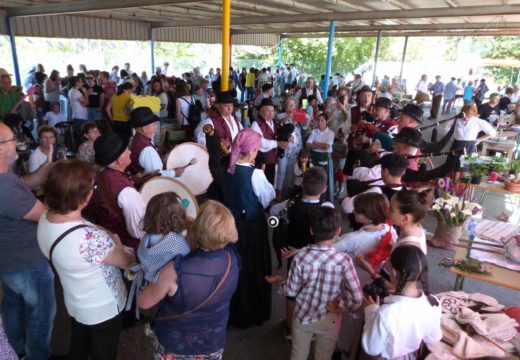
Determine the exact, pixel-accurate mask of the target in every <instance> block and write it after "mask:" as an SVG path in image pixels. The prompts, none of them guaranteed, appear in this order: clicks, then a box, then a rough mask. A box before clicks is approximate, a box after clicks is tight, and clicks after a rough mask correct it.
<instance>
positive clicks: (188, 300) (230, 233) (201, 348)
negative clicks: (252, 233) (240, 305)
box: [137, 200, 239, 360]
mask: <svg viewBox="0 0 520 360" xmlns="http://www.w3.org/2000/svg"><path fill="white" fill-rule="evenodd" d="M189 237H191V238H192V239H193V242H194V243H195V244H196V247H197V249H196V250H195V251H193V252H192V253H191V254H189V255H188V256H186V257H184V258H183V257H179V258H176V259H175V261H174V262H173V263H171V262H170V263H169V264H167V265H166V266H164V267H163V268H162V269H161V272H160V276H159V281H158V282H157V284H154V283H149V284H148V286H147V287H146V288H145V289H144V290H141V291H139V293H138V294H137V302H138V305H139V307H140V308H142V309H149V308H151V307H152V306H155V305H156V304H158V303H160V305H159V309H158V312H157V317H156V318H155V320H154V322H153V325H152V326H153V332H154V334H155V344H154V349H155V354H154V359H183V360H196V359H204V360H219V359H222V354H223V352H224V345H225V343H226V331H227V323H228V318H229V302H230V300H231V296H232V295H233V293H234V292H235V289H236V287H237V281H238V272H239V259H238V256H237V254H236V252H235V249H234V247H233V246H231V245H230V244H231V243H234V242H236V241H237V237H238V235H237V229H236V227H235V220H234V219H233V215H231V212H230V211H229V210H228V209H227V208H226V207H225V206H224V205H222V204H221V203H219V202H216V201H213V200H208V201H206V202H205V203H204V205H202V207H201V208H200V213H199V215H198V216H197V218H196V219H195V222H194V223H193V227H192V229H191V230H190V232H189Z"/></svg>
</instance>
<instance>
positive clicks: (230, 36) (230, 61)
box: [228, 34, 238, 86]
mask: <svg viewBox="0 0 520 360" xmlns="http://www.w3.org/2000/svg"><path fill="white" fill-rule="evenodd" d="M231 64H233V35H232V34H230V35H229V66H228V67H231V66H232V65H231ZM237 86H238V85H237Z"/></svg>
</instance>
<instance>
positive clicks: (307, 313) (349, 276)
mask: <svg viewBox="0 0 520 360" xmlns="http://www.w3.org/2000/svg"><path fill="white" fill-rule="evenodd" d="M286 295H287V296H290V297H294V298H296V309H295V318H296V320H297V321H298V322H300V323H301V324H303V325H305V324H310V323H313V322H316V321H319V320H321V319H322V318H323V317H324V316H325V315H326V314H327V304H328V303H330V302H332V301H335V300H339V301H340V304H341V305H342V306H343V308H344V309H346V310H355V309H357V308H358V307H359V306H360V305H361V302H362V300H363V293H362V291H361V285H360V284H359V279H358V276H357V273H356V270H355V268H354V265H353V263H352V259H351V258H350V256H348V255H347V254H345V253H341V252H337V251H336V250H335V248H334V245H333V244H330V245H320V244H316V245H314V244H312V245H309V246H307V247H305V248H303V249H301V250H300V251H299V252H298V253H297V254H296V256H295V257H294V261H293V263H292V265H291V270H290V272H289V278H288V280H287V288H286Z"/></svg>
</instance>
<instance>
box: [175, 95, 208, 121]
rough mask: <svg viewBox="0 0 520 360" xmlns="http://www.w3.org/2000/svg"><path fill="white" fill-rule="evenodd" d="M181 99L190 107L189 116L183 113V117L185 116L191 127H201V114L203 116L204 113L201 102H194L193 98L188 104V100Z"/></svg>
mask: <svg viewBox="0 0 520 360" xmlns="http://www.w3.org/2000/svg"><path fill="white" fill-rule="evenodd" d="M179 99H181V100H184V101H185V102H186V103H187V104H188V105H189V108H188V116H186V115H185V114H184V113H182V111H181V114H182V116H184V118H185V119H186V120H188V123H189V124H190V125H191V126H194V127H196V126H197V125H199V123H200V120H201V114H202V111H203V109H202V104H201V102H200V100H195V101H193V98H191V102H188V100H186V99H185V98H183V97H179Z"/></svg>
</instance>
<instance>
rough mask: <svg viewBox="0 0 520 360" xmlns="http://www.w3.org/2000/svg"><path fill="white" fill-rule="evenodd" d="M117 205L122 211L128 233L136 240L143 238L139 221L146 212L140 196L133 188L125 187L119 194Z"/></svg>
mask: <svg viewBox="0 0 520 360" xmlns="http://www.w3.org/2000/svg"><path fill="white" fill-rule="evenodd" d="M117 205H118V206H119V207H120V208H121V210H122V211H123V217H124V218H125V224H126V230H127V231H128V233H129V234H130V235H131V236H132V237H134V238H136V239H141V238H142V237H143V236H144V232H143V230H142V229H141V221H142V220H143V217H144V212H145V210H146V204H145V202H144V200H143V198H142V197H141V194H140V193H139V192H137V190H136V189H135V188H133V187H130V186H127V187H125V188H124V189H123V190H121V192H120V193H119V196H118V197H117Z"/></svg>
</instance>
